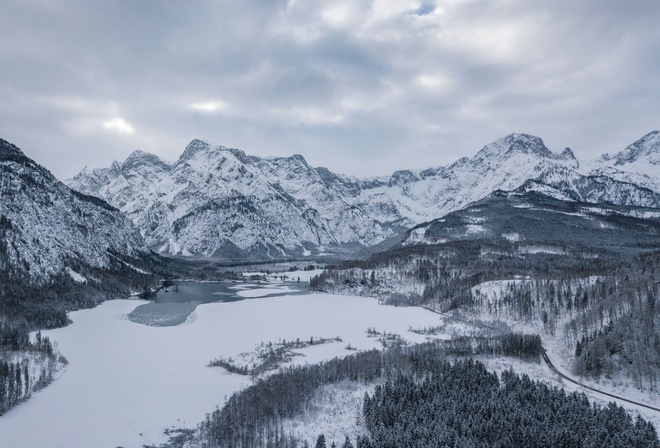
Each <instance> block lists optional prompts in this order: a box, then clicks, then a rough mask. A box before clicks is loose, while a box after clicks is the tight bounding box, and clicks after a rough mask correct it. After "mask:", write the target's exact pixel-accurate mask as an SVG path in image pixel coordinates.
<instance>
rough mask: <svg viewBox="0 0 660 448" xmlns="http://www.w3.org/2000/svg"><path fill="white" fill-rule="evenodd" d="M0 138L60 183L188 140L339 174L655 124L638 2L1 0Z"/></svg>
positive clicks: (647, 38)
mask: <svg viewBox="0 0 660 448" xmlns="http://www.w3.org/2000/svg"><path fill="white" fill-rule="evenodd" d="M0 9H1V16H2V26H1V27H0V62H1V65H0V67H1V68H0V138H4V139H6V140H9V141H11V142H12V143H14V144H16V145H17V146H19V147H20V148H22V149H23V151H24V152H25V153H26V154H27V155H28V156H29V157H32V158H33V159H35V160H36V161H37V162H38V163H40V164H42V165H44V166H46V167H47V168H49V169H50V170H51V171H52V172H53V173H54V174H55V175H56V176H58V177H60V178H62V179H64V178H68V177H71V176H73V175H75V174H76V173H77V172H79V171H80V170H81V169H82V168H83V167H85V166H89V167H102V166H109V165H110V164H111V163H112V161H113V160H118V161H122V160H124V159H125V158H126V157H127V156H128V154H130V153H131V152H133V151H134V150H136V149H141V150H144V151H147V152H151V153H154V154H157V155H158V156H160V157H161V158H163V159H164V160H167V161H174V160H176V159H177V158H178V157H179V155H180V154H181V153H182V152H183V150H184V148H185V146H186V145H187V144H188V143H189V142H190V141H191V140H192V139H195V138H199V139H203V140H209V141H212V142H215V143H218V144H221V145H224V146H228V147H235V148H240V149H242V150H244V151H245V152H247V153H248V154H252V155H258V156H268V155H273V156H289V155H293V154H302V155H303V156H304V157H305V158H306V159H307V161H308V162H309V163H310V164H311V165H313V166H325V167H327V168H329V169H331V170H333V171H336V172H339V173H343V174H349V175H356V176H362V177H366V176H375V175H385V174H388V173H391V172H393V171H394V170H397V169H405V168H423V167H429V166H439V165H447V164H449V163H452V162H454V161H456V160H457V159H458V158H460V157H462V156H472V155H474V154H475V153H476V152H477V151H478V150H479V149H481V148H482V147H483V146H484V145H486V144H488V143H490V142H491V141H493V140H495V139H497V138H500V137H502V136H505V135H507V134H510V133H513V132H524V133H529V134H533V135H537V136H539V137H541V138H542V139H543V140H544V141H545V143H546V145H547V146H548V147H549V148H550V149H551V150H553V151H559V150H561V149H563V148H564V147H567V146H568V147H571V148H572V149H573V151H574V153H575V154H576V156H577V157H578V159H588V158H594V157H597V156H599V155H601V154H603V153H616V152H618V151H620V150H622V149H624V148H625V147H626V146H627V145H629V144H630V143H632V142H634V141H635V140H637V139H638V138H640V137H642V136H643V135H645V134H646V133H648V132H650V131H652V130H655V129H659V128H660V57H659V55H660V26H658V22H659V20H660V2H658V1H657V0H635V1H626V0H618V1H615V0H582V1H575V0H553V1H547V0H543V1H538V0H499V1H497V2H495V1H489V0H422V1H419V0H417V1H408V0H348V1H344V0H327V1H326V0H318V1H317V0H288V1H287V0H240V1H223V0H217V1H202V0H200V1H177V0H173V1H164V0H94V1H88V0H47V1H43V0H3V1H2V6H1V8H0Z"/></svg>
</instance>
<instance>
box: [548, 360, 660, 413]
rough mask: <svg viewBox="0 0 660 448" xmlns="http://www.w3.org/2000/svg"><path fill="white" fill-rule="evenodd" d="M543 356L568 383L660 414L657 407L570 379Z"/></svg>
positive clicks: (552, 368)
mask: <svg viewBox="0 0 660 448" xmlns="http://www.w3.org/2000/svg"><path fill="white" fill-rule="evenodd" d="M541 356H542V357H543V360H544V361H545V363H546V364H547V365H548V367H550V370H552V371H553V372H555V373H556V374H557V375H559V376H560V377H562V378H563V379H565V380H566V381H569V382H571V383H573V384H577V385H578V386H580V387H583V388H585V389H589V390H592V391H594V392H598V393H599V394H603V395H607V396H608V397H612V398H616V399H617V400H621V401H625V402H627V403H632V404H634V405H636V406H642V407H644V408H647V409H651V410H652V411H656V412H660V408H656V407H653V406H651V405H648V404H644V403H639V402H637V401H633V400H629V399H627V398H623V397H619V396H618V395H613V394H610V393H607V392H603V391H602V390H598V389H595V388H593V387H590V386H585V385H584V384H582V383H580V382H578V381H576V380H574V379H573V378H571V377H568V376H566V375H564V374H563V373H562V372H560V371H559V370H557V368H556V367H555V366H554V364H552V361H550V358H548V355H547V354H546V353H545V350H544V351H542V352H541Z"/></svg>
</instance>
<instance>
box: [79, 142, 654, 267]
mask: <svg viewBox="0 0 660 448" xmlns="http://www.w3.org/2000/svg"><path fill="white" fill-rule="evenodd" d="M658 141H659V138H658V132H654V133H651V134H648V135H647V136H645V137H644V138H642V139H641V140H639V141H638V142H636V143H634V144H632V145H630V146H629V147H628V148H626V149H625V150H624V151H622V152H621V153H620V154H619V155H617V156H615V157H611V158H608V157H603V158H602V160H599V161H591V162H588V163H580V162H578V160H576V158H575V156H574V155H573V152H572V151H571V150H570V149H569V148H566V149H564V150H563V151H561V152H558V153H555V152H552V151H550V150H549V149H548V148H547V147H546V146H545V144H544V143H543V141H542V140H541V139H540V138H538V137H534V136H531V135H527V134H511V135H508V136H506V137H503V138H500V139H498V140H496V141H494V142H492V143H490V144H488V145H486V146H485V147H483V148H482V149H481V150H480V151H479V152H478V153H477V154H476V155H475V156H474V157H472V158H462V159H460V160H458V161H457V162H455V163H454V164H452V165H449V166H446V167H436V168H428V169H423V170H401V171H396V172H394V173H393V174H392V175H391V176H389V177H383V178H376V179H357V178H353V177H347V176H343V175H339V174H335V173H332V172H331V171H329V170H327V169H326V168H315V167H311V166H310V165H309V164H308V163H307V162H306V161H305V159H304V158H303V157H302V156H300V155H293V156H291V157H277V158H260V157H255V156H249V155H246V154H245V153H244V152H243V151H241V150H238V149H231V148H225V147H223V146H217V145H213V144H211V143H208V142H205V141H201V140H194V141H192V142H191V143H190V144H189V145H188V146H187V147H186V149H185V151H184V152H183V154H182V155H181V157H180V158H179V160H177V161H176V162H175V163H174V164H168V163H166V162H163V161H162V160H160V159H158V157H156V156H154V155H151V154H147V153H144V152H140V151H138V152H135V153H133V154H131V155H130V156H129V157H128V159H126V160H125V161H124V162H123V163H116V162H115V163H114V164H113V165H112V166H111V167H109V168H104V169H94V170H88V169H85V170H83V171H82V172H81V173H79V174H78V175H76V176H75V177H74V178H73V179H70V180H68V181H66V182H67V184H68V185H69V186H70V187H72V188H74V189H76V190H78V191H80V192H82V193H85V194H89V195H95V196H98V197H100V198H103V199H104V200H106V201H108V202H109V203H110V204H112V205H113V206H115V207H117V208H119V209H121V210H122V211H124V212H125V213H127V214H128V216H129V217H130V218H131V219H132V220H133V222H134V223H136V224H137V226H138V227H139V228H140V232H141V233H142V236H143V237H144V238H145V241H146V243H147V245H148V246H149V247H150V248H152V249H154V250H156V251H157V252H160V253H167V254H174V255H198V256H217V257H223V258H244V257H254V258H264V257H272V258H277V257H281V256H285V255H295V256H303V255H312V254H314V255H316V254H323V253H338V252H343V253H345V252H351V251H355V250H357V249H359V248H361V247H366V246H373V245H375V244H378V243H380V242H382V241H384V240H386V239H388V238H390V237H392V236H395V235H397V234H399V233H400V232H402V231H403V230H404V229H407V228H410V227H413V226H415V225H417V224H419V223H422V222H426V221H430V220H432V219H435V218H438V217H441V216H444V215H446V214H447V213H450V212H452V211H455V210H459V209H461V208H463V207H465V206H467V205H468V204H470V203H472V202H474V201H477V200H480V199H482V198H484V197H486V196H488V195H489V194H491V193H492V192H494V191H497V190H504V191H509V190H514V189H516V188H519V187H521V186H522V185H525V188H526V189H527V190H537V191H539V192H542V193H543V194H546V195H550V196H552V197H556V198H558V199H562V200H570V201H580V202H587V203H607V204H613V205H626V206H642V207H658V206H660V173H658V171H660V170H658V168H657V164H658V160H659V159H660V155H659V154H660V144H659V143H658ZM649 164H655V165H653V167H655V169H653V168H649V166H651V165H649ZM530 180H531V181H532V182H528V181H530Z"/></svg>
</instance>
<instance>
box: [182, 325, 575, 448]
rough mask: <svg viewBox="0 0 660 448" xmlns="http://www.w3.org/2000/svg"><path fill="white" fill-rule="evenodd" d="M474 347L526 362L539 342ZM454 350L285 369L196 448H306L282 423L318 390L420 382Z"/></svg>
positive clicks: (223, 412)
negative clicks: (354, 383) (344, 385)
mask: <svg viewBox="0 0 660 448" xmlns="http://www.w3.org/2000/svg"><path fill="white" fill-rule="evenodd" d="M472 342H474V341H472ZM482 342H483V341H482ZM470 345H471V346H474V347H477V348H478V349H479V350H483V352H484V353H493V352H498V351H499V352H503V351H506V352H509V353H511V354H514V355H517V356H521V357H523V358H524V357H526V356H528V354H529V356H534V355H533V353H538V347H540V338H539V337H538V336H528V335H520V334H511V335H505V336H501V337H497V338H493V339H492V341H491V343H482V344H476V345H474V344H472V343H471V344H470ZM459 346H460V344H458V345H457V346H456V347H459ZM456 347H453V346H452V345H450V344H446V343H443V342H441V341H436V342H429V343H425V344H419V345H412V346H401V345H399V346H395V347H393V348H391V349H388V350H384V351H377V350H371V351H367V352H359V353H355V354H352V355H349V356H347V357H345V358H342V359H333V360H331V361H327V362H324V363H320V364H317V365H304V366H292V367H288V368H285V369H282V370H281V371H280V372H279V373H277V374H274V375H272V376H269V377H267V378H264V379H260V380H258V381H257V382H256V383H254V384H253V385H251V386H250V387H248V388H246V389H244V390H242V391H240V392H237V393H235V394H234V395H232V396H231V397H230V398H229V399H228V400H227V402H226V403H225V405H224V406H223V407H222V408H220V409H217V410H216V411H214V412H213V413H211V414H209V415H207V418H206V420H205V421H204V422H202V423H201V424H200V425H199V427H198V432H197V435H196V437H195V443H196V446H200V447H242V448H248V447H274V448H275V447H279V448H290V447H303V446H305V445H304V443H303V442H301V441H299V440H296V439H295V437H293V436H292V435H291V434H287V433H286V432H285V431H284V430H283V420H284V419H287V418H292V417H296V416H298V415H301V414H303V413H304V412H305V411H306V410H307V409H309V408H310V407H311V406H312V403H311V399H312V397H313V396H314V393H315V392H316V390H317V389H318V388H319V387H320V386H323V385H326V384H333V383H338V382H341V381H345V380H349V381H358V382H363V383H372V384H373V383H382V382H384V381H386V380H390V381H392V380H393V379H394V378H397V377H398V376H402V377H405V378H410V379H416V380H421V379H424V378H427V377H433V376H434V375H435V373H436V372H437V371H438V369H443V368H446V367H447V366H449V364H448V363H446V358H447V356H456V355H457V353H455V352H453V350H454V349H455V348H456ZM495 377H496V376H495ZM416 380H415V381H416ZM457 381H458V380H457ZM479 381H480V380H479ZM468 383H469V384H473V385H474V384H477V383H475V382H470V381H468ZM475 387H476V390H474V391H473V392H474V394H475V396H473V397H472V399H474V400H476V401H479V398H478V397H477V395H478V394H479V391H478V387H477V386H476V385H475ZM484 393H486V394H488V393H490V390H489V389H486V390H485V392H484ZM583 399H584V400H586V398H583ZM326 436H329V434H326ZM338 442H340V443H341V442H342V440H338ZM344 442H345V441H344ZM367 442H368V440H367V439H364V440H359V441H355V443H356V444H357V446H365V445H364V443H367ZM375 446H379V445H375ZM399 446H406V445H399ZM408 446H417V445H408ZM434 446H436V445H434ZM438 446H442V445H438Z"/></svg>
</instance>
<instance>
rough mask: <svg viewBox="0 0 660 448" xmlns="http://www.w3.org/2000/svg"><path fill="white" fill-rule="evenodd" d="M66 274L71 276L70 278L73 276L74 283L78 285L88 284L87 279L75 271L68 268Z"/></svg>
mask: <svg viewBox="0 0 660 448" xmlns="http://www.w3.org/2000/svg"><path fill="white" fill-rule="evenodd" d="M66 273H67V274H69V276H71V278H72V279H73V281H75V282H77V283H87V279H86V278H85V277H84V276H83V275H81V274H79V273H77V272H76V271H74V270H73V269H71V268H70V267H68V266H67V268H66Z"/></svg>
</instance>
